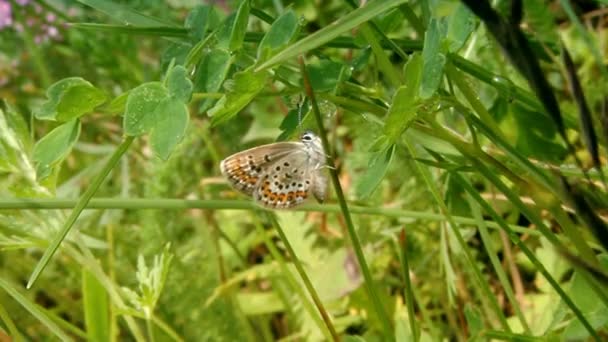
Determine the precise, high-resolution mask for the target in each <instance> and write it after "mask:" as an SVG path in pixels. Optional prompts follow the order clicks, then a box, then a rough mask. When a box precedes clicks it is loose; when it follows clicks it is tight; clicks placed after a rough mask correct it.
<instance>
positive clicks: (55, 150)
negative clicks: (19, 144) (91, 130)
mask: <svg viewBox="0 0 608 342" xmlns="http://www.w3.org/2000/svg"><path fill="white" fill-rule="evenodd" d="M79 135H80V121H79V120H72V121H69V122H66V123H64V124H62V125H61V126H58V127H56V128H55V129H53V130H52V131H51V132H49V133H48V134H47V135H45V136H44V137H42V138H41V139H40V140H38V142H36V145H35V146H34V152H33V155H32V159H33V160H34V162H35V163H36V173H37V174H38V177H39V178H44V177H46V176H48V175H49V172H50V169H51V168H52V167H53V166H55V165H56V164H57V163H59V162H61V161H62V160H63V158H65V157H66V156H67V155H68V154H69V153H70V151H71V150H72V147H73V146H74V144H75V143H76V141H77V140H78V136H79Z"/></svg>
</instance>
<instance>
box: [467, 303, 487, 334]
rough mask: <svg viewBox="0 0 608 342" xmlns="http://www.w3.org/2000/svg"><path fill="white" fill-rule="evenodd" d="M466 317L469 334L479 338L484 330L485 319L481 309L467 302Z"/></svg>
mask: <svg viewBox="0 0 608 342" xmlns="http://www.w3.org/2000/svg"><path fill="white" fill-rule="evenodd" d="M464 317H465V318H466V320H467V324H468V326H469V329H470V331H469V334H470V336H471V337H472V338H477V337H478V336H480V334H481V333H482V332H483V330H484V324H483V319H482V318H481V313H480V312H479V310H478V309H477V308H476V307H475V306H473V305H471V304H470V303H467V304H466V305H465V306H464Z"/></svg>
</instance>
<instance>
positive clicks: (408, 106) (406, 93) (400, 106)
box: [384, 53, 422, 144]
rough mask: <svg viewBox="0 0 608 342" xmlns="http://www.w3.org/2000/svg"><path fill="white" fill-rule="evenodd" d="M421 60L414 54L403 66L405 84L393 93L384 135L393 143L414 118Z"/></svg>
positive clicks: (418, 55) (420, 76)
mask: <svg viewBox="0 0 608 342" xmlns="http://www.w3.org/2000/svg"><path fill="white" fill-rule="evenodd" d="M421 72H422V58H421V57H420V54H417V53H415V54H414V55H412V58H411V59H410V60H409V61H408V62H407V64H406V66H405V80H406V81H405V84H404V85H403V86H401V87H399V89H397V91H396V92H395V95H394V96H393V102H392V104H391V106H390V107H389V109H388V113H387V116H386V120H385V121H386V125H385V126H384V134H385V135H386V136H387V137H388V139H389V143H390V144H392V143H394V142H395V141H396V140H397V139H398V138H399V136H400V135H401V133H403V131H404V130H405V129H407V128H408V126H409V125H410V123H411V122H412V121H413V120H414V119H415V118H416V111H417V103H418V88H419V85H420V79H421V78H422V75H421Z"/></svg>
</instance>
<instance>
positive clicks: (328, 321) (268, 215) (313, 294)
mask: <svg viewBox="0 0 608 342" xmlns="http://www.w3.org/2000/svg"><path fill="white" fill-rule="evenodd" d="M266 218H267V219H268V220H269V221H270V222H271V224H272V226H273V227H274V229H275V230H276V231H277V233H278V234H279V237H280V238H281V241H282V242H283V244H284V245H285V248H286V249H287V252H288V253H289V256H290V258H291V262H292V263H293V265H294V266H295V267H296V271H298V274H299V275H300V278H302V281H303V282H304V286H305V287H306V290H307V291H308V294H309V295H310V297H311V298H312V301H313V303H315V306H316V307H317V310H319V313H320V314H321V317H322V318H323V321H324V322H325V325H326V326H327V328H328V329H329V332H330V333H331V337H332V339H333V340H334V341H340V336H338V333H337V332H336V328H334V325H333V323H332V322H331V318H330V317H329V314H328V313H327V310H325V306H324V305H323V302H322V301H321V298H319V295H318V294H317V291H316V290H315V288H314V286H312V283H311V282H310V279H309V278H308V275H307V274H306V271H305V270H304V266H302V263H301V262H300V259H298V256H297V255H296V252H295V251H294V250H293V247H291V243H290V242H289V239H287V235H285V232H284V231H283V228H282V227H281V225H280V224H279V222H277V218H276V217H275V216H274V214H272V213H266Z"/></svg>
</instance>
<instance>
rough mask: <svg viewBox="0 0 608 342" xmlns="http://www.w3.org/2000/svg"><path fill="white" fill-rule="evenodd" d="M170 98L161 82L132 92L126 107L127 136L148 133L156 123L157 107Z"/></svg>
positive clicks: (125, 129) (125, 127) (150, 83)
mask: <svg viewBox="0 0 608 342" xmlns="http://www.w3.org/2000/svg"><path fill="white" fill-rule="evenodd" d="M167 96H168V92H167V89H166V88H165V87H163V85H162V84H161V83H160V82H149V83H144V84H142V85H140V86H139V87H137V88H135V89H133V90H131V92H130V93H129V97H128V99H127V105H126V107H125V116H124V120H123V129H124V131H125V134H126V135H141V134H144V133H146V132H148V131H149V130H150V129H152V127H153V126H154V123H155V121H156V117H155V113H156V107H157V106H158V105H159V104H160V103H161V102H162V101H163V100H164V99H165V98H166V97H167Z"/></svg>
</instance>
